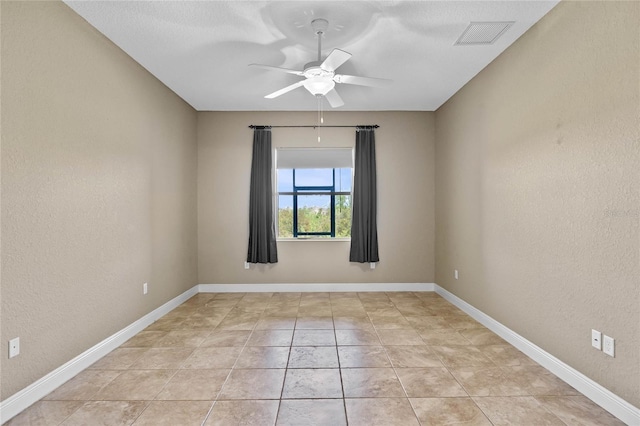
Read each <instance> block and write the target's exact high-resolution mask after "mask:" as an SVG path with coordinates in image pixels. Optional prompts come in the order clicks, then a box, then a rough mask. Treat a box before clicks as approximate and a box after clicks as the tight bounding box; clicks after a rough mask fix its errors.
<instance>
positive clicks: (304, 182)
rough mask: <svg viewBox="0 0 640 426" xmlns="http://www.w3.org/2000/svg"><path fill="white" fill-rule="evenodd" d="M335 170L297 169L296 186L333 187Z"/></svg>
mask: <svg viewBox="0 0 640 426" xmlns="http://www.w3.org/2000/svg"><path fill="white" fill-rule="evenodd" d="M332 185H333V169H296V186H332Z"/></svg>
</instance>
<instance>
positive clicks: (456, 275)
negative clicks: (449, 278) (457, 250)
mask: <svg viewBox="0 0 640 426" xmlns="http://www.w3.org/2000/svg"><path fill="white" fill-rule="evenodd" d="M453 278H455V279H456V280H457V279H458V270H457V269H454V270H453Z"/></svg>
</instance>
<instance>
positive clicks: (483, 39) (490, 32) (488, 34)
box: [455, 21, 514, 46]
mask: <svg viewBox="0 0 640 426" xmlns="http://www.w3.org/2000/svg"><path fill="white" fill-rule="evenodd" d="M513 24H514V21H504V22H471V23H470V24H469V26H468V27H467V29H465V30H464V32H463V33H462V35H461V36H460V38H458V40H457V41H456V43H455V44H457V45H461V46H468V45H477V44H493V43H494V42H495V41H496V40H497V39H498V37H500V36H501V35H502V34H504V33H505V31H507V30H508V29H509V27H510V26H511V25H513Z"/></svg>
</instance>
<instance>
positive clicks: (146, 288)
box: [142, 283, 149, 294]
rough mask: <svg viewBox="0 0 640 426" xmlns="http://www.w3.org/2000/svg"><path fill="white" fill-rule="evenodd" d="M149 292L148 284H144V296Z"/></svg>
mask: <svg viewBox="0 0 640 426" xmlns="http://www.w3.org/2000/svg"><path fill="white" fill-rule="evenodd" d="M148 291H149V287H148V285H147V283H144V284H142V294H147V292H148Z"/></svg>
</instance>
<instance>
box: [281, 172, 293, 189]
mask: <svg viewBox="0 0 640 426" xmlns="http://www.w3.org/2000/svg"><path fill="white" fill-rule="evenodd" d="M278 192H293V169H278Z"/></svg>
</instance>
